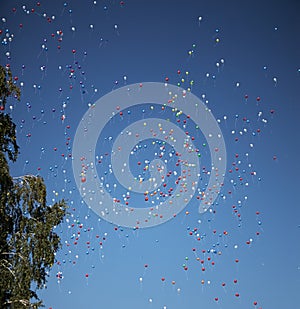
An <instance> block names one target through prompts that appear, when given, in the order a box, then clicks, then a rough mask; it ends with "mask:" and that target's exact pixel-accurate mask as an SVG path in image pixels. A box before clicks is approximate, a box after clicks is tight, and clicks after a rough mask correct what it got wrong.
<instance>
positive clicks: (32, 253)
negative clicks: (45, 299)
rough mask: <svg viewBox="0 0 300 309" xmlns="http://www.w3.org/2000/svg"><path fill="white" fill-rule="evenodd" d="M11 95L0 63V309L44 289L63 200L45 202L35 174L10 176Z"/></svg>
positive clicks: (16, 307)
mask: <svg viewBox="0 0 300 309" xmlns="http://www.w3.org/2000/svg"><path fill="white" fill-rule="evenodd" d="M10 97H15V98H16V99H18V100H19V99H20V89H19V88H18V87H17V86H16V85H15V84H14V79H13V77H12V74H11V71H10V69H9V67H2V66H0V308H3V309H24V308H39V307H41V306H42V300H40V299H39V297H38V295H37V291H38V290H39V289H42V288H44V287H45V283H46V281H47V273H48V271H49V270H50V268H51V267H52V265H53V264H54V262H55V253H56V252H57V251H58V249H59V247H60V238H59V236H58V235H57V234H56V233H55V231H54V229H55V227H56V226H57V225H59V224H60V223H61V222H62V220H63V218H64V216H65V213H66V208H67V206H66V203H65V201H64V200H62V201H59V202H57V203H55V204H54V205H50V206H49V205H47V198H46V186H45V183H44V181H43V179H42V178H41V177H39V176H33V175H24V176H19V177H12V176H11V175H10V170H9V162H10V161H11V162H12V163H13V162H15V161H16V160H17V157H18V153H19V147H18V145H17V141H16V126H15V124H14V123H13V121H12V119H11V117H10V115H9V114H7V113H5V107H6V104H7V100H8V99H9V98H10Z"/></svg>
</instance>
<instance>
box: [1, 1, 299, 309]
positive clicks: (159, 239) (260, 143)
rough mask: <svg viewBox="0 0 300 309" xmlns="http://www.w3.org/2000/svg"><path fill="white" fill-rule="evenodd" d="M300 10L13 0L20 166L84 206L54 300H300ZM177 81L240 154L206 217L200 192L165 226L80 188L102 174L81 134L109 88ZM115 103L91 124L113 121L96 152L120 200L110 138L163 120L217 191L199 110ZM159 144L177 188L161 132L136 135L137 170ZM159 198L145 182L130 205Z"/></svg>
mask: <svg viewBox="0 0 300 309" xmlns="http://www.w3.org/2000/svg"><path fill="white" fill-rule="evenodd" d="M299 9H300V7H299V3H298V2H297V1H287V2H286V1H285V2H284V1H263V2H261V1H251V2H245V1H243V2H242V1H235V0H232V1H226V3H225V2H224V1H219V0H213V1H202V0H201V1H195V0H188V1H168V0H166V1H158V0H156V1H137V0H127V1H126V0H125V1H124V2H123V1H121V2H120V1H66V2H64V1H59V0H55V1H41V2H40V3H38V2H36V1H23V2H22V3H21V4H20V2H19V1H5V0H3V1H1V4H0V12H1V14H0V15H1V16H0V17H1V21H0V30H1V31H0V38H1V42H2V44H1V47H0V48H1V49H0V61H1V64H2V65H5V64H10V66H11V69H12V72H13V75H14V76H15V77H16V83H17V84H18V85H19V86H20V87H21V90H22V97H21V101H20V102H16V101H14V100H11V101H10V102H9V105H10V106H8V108H7V110H8V111H9V112H10V113H11V114H12V117H13V119H14V121H15V123H16V125H17V134H18V142H19V145H20V156H19V159H18V161H17V162H16V163H15V164H14V165H11V172H12V174H13V175H22V174H39V175H41V176H42V177H43V178H44V180H45V182H46V185H47V188H48V200H49V203H52V202H54V201H56V200H58V199H61V198H65V199H66V200H67V201H68V203H69V205H70V210H69V215H68V216H67V217H66V220H65V222H64V223H63V224H62V225H61V226H59V227H57V229H56V231H57V232H58V233H59V234H60V236H61V240H62V244H63V246H62V249H61V250H60V251H59V252H58V253H57V263H56V264H55V265H53V268H52V270H51V272H50V274H49V275H50V276H49V280H48V283H47V289H45V290H44V291H41V292H40V296H41V297H42V298H43V299H44V302H45V305H46V308H53V309H61V308H75V309H77V308H91V309H94V308H111V309H115V308H119V307H121V306H122V307H123V308H132V309H136V308H153V309H154V308H155V309H156V308H168V309H182V308H199V307H203V308H222V309H227V308H231V309H233V308H257V309H258V308H265V309H266V308H297V306H299V305H298V304H299V301H300V299H299V293H298V291H299V288H300V264H299V261H300V246H299V241H298V238H299V232H300V210H299V205H298V202H297V201H298V192H297V190H298V186H299V176H298V175H299V173H300V164H299V161H298V152H299V148H300V144H299V142H300V139H299V137H298V136H297V134H298V132H299V125H298V118H299V116H298V115H299V111H300V110H299V105H298V103H299V101H300V92H299V80H300V63H299V50H300V39H299V36H298V35H297V30H298V29H299V26H300V25H299V18H298V16H297V12H298V11H299ZM166 78H167V83H168V84H172V85H175V86H178V87H181V88H182V89H184V90H186V91H187V92H188V93H189V92H191V93H192V94H194V95H196V96H197V97H198V98H200V99H201V100H202V101H203V103H204V104H205V106H207V108H208V109H210V110H211V112H212V114H213V115H214V117H215V119H216V120H217V122H218V124H219V127H220V129H221V131H222V134H223V137H224V141H225V144H226V151H227V155H226V159H227V167H226V173H225V178H224V185H223V186H222V189H221V192H220V194H219V196H218V198H217V199H216V200H215V202H214V205H212V207H210V211H208V212H206V213H204V214H199V213H198V206H199V200H198V199H197V195H195V196H194V197H193V198H192V199H191V201H190V202H189V203H188V204H187V206H186V207H184V209H183V210H182V212H180V213H178V214H177V216H176V217H175V218H173V219H171V220H170V221H168V222H166V223H163V224H161V225H157V226H154V227H152V228H148V229H134V228H126V227H122V226H117V225H115V224H112V223H110V222H107V221H105V220H104V219H103V218H102V217H100V216H99V215H98V214H96V213H95V212H93V211H92V210H91V209H89V207H88V205H87V204H86V202H85V201H84V200H83V199H82V197H81V194H80V192H81V193H82V191H80V190H83V188H85V190H88V188H89V179H87V181H86V182H82V186H81V187H80V188H78V187H77V185H76V180H77V183H79V184H80V181H78V177H79V175H77V174H75V175H74V174H73V169H72V161H73V160H74V158H75V157H73V156H74V153H73V145H74V144H73V142H74V139H75V134H76V129H77V127H78V126H79V123H80V120H81V119H82V117H84V115H85V113H86V112H89V111H91V112H92V111H93V108H95V105H94V104H96V108H99V107H100V109H101V105H100V103H99V104H98V105H97V101H98V100H99V99H100V98H101V97H103V96H104V95H107V94H109V93H111V92H112V91H115V90H117V89H120V88H121V87H128V88H129V89H132V91H133V89H135V88H134V87H133V86H130V85H132V84H136V83H138V84H139V83H146V82H160V83H165V82H166ZM131 87H132V88H131ZM189 88H190V89H189ZM125 89H126V88H125ZM182 89H181V90H180V91H182ZM124 100H128V98H127V97H126V98H125V97H124ZM98 102H101V101H98ZM128 104H130V101H129V103H128ZM98 106H99V107H98ZM151 106H152V107H151ZM105 109H107V110H109V111H110V112H111V113H115V116H114V117H113V116H112V119H102V118H100V119H95V118H93V119H92V120H91V121H92V125H93V124H95V123H96V122H97V121H101V123H102V122H104V123H103V125H104V124H106V126H105V130H104V131H103V132H102V135H100V137H99V140H98V141H97V154H96V155H97V156H98V157H97V158H96V157H95V158H93V160H95V162H96V161H97V164H96V171H97V174H98V175H99V178H101V176H102V177H104V179H105V186H106V185H109V187H110V188H114V189H112V190H111V191H112V192H110V194H111V195H112V196H113V197H116V198H119V199H124V196H123V194H125V198H126V194H127V191H128V188H122V187H121V184H120V183H117V185H116V187H114V184H116V179H115V177H114V175H113V173H110V171H109V169H110V168H111V166H110V165H111V161H110V160H111V148H112V144H113V142H111V139H110V137H113V138H117V137H118V136H120V134H121V132H122V130H123V131H124V132H125V131H126V128H127V127H129V126H130V125H131V124H133V123H134V122H136V121H139V120H141V119H145V121H147V120H146V119H147V118H149V117H150V118H157V119H163V120H168V121H169V122H171V123H173V124H174V126H176V127H178V128H179V129H180V130H183V131H184V132H185V131H186V130H188V131H189V134H187V135H189V136H194V137H195V141H194V143H195V147H196V148H197V149H199V151H200V153H201V159H199V167H200V169H201V171H202V172H201V179H199V190H202V189H203V191H204V190H205V188H206V187H207V183H208V181H209V174H208V173H207V172H209V171H211V163H212V160H211V156H210V151H209V149H208V147H207V141H205V138H204V136H203V134H202V133H201V132H199V131H198V130H195V126H194V123H192V122H191V119H189V118H188V117H187V115H186V114H184V113H183V114H182V115H176V112H174V111H172V107H169V109H166V110H163V111H162V110H161V109H160V108H158V107H157V106H155V107H154V108H153V102H141V105H140V106H137V107H130V108H128V109H127V110H124V111H123V112H124V114H123V115H122V117H120V110H119V109H118V104H117V103H116V104H115V103H114V102H112V103H111V106H105ZM182 109H183V110H184V106H183V108H182ZM128 111H129V112H128ZM112 115H113V114H112ZM192 116H194V115H192ZM192 118H193V117H192ZM194 118H196V120H199V121H200V123H201V117H199V118H197V117H194ZM177 120H180V121H179V122H178V121H177ZM184 121H185V122H184ZM106 122H107V123H106ZM153 129H154V127H153ZM89 134H90V133H87V138H88V137H89V136H91V135H89ZM175 138H176V136H175ZM128 141H129V140H128ZM125 143H126V136H125ZM204 144H206V146H205V145H204ZM139 146H140V147H139ZM162 146H165V147H164V148H161V147H162ZM84 152H86V149H84V150H82V153H84ZM160 152H162V153H163V156H164V158H165V157H166V158H167V159H166V168H167V170H168V172H170V175H169V177H168V181H167V182H166V188H167V189H170V188H172V189H175V186H176V182H175V181H176V175H175V174H176V173H180V167H178V165H177V166H176V160H175V159H174V149H173V147H172V146H170V145H164V144H163V145H162V144H161V143H160V141H157V140H156V139H146V140H142V139H141V141H140V142H139V143H137V147H136V148H135V150H134V149H133V155H131V156H130V168H131V170H132V173H133V175H134V176H135V177H136V178H141V177H143V178H145V179H146V180H147V179H149V177H150V176H149V172H148V169H147V167H146V165H147V163H145V160H148V159H149V160H153V159H157V157H158V156H159V153H160ZM124 155H127V154H124ZM98 160H100V161H101V163H100V162H98ZM85 163H86V162H85ZM87 164H89V162H87ZM88 168H90V165H89V167H88ZM112 170H113V169H112ZM113 171H114V170H113ZM107 175H109V177H108V176H107ZM76 177H77V179H76ZM80 177H82V176H80ZM167 189H165V190H167ZM160 190H161V192H163V191H164V189H163V188H162V187H161V188H160ZM168 193H170V196H171V198H173V197H172V191H170V192H168ZM153 196H154V197H153ZM153 196H151V195H150V194H149V200H148V201H145V195H144V194H138V193H132V194H131V196H130V199H128V200H127V201H128V202H129V206H131V207H149V203H152V202H153V203H152V205H155V204H154V203H155V202H157V201H158V202H161V201H164V200H165V199H166V198H167V197H166V196H157V195H156V194H154V195H153ZM156 197H157V198H156ZM124 201H125V200H124ZM175 201H176V198H175ZM175 203H176V202H175Z"/></svg>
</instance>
